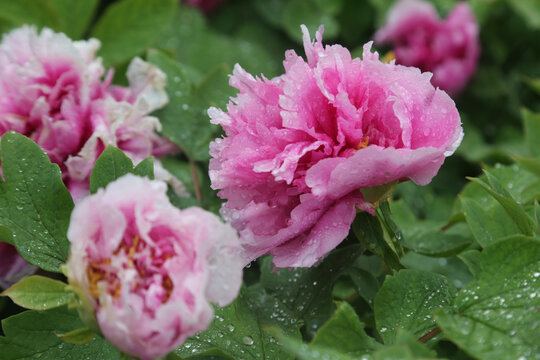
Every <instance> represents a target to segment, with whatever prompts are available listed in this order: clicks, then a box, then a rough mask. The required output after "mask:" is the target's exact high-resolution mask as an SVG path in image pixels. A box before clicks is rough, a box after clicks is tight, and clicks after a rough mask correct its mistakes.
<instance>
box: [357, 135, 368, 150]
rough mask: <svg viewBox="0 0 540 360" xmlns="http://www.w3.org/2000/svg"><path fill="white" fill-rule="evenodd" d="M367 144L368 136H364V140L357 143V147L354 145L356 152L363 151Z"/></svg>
mask: <svg viewBox="0 0 540 360" xmlns="http://www.w3.org/2000/svg"><path fill="white" fill-rule="evenodd" d="M368 144H369V136H366V137H365V138H363V139H362V141H360V142H359V143H358V145H356V150H360V149H364V148H366V147H367V146H368Z"/></svg>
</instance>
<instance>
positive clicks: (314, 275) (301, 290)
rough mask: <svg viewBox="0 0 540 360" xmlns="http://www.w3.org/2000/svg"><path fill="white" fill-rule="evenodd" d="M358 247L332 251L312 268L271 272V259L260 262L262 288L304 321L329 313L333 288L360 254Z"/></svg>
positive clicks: (332, 305)
mask: <svg viewBox="0 0 540 360" xmlns="http://www.w3.org/2000/svg"><path fill="white" fill-rule="evenodd" d="M361 251H362V249H361V247H360V246H359V245H356V246H350V247H346V248H342V249H338V250H336V251H333V252H331V253H330V255H328V256H327V257H326V258H325V259H324V260H323V261H322V262H321V263H320V264H318V265H317V266H314V267H311V268H296V269H294V270H293V271H290V270H289V269H279V270H276V271H273V270H272V263H271V258H270V257H266V258H264V259H262V265H261V285H262V286H263V287H264V288H265V289H266V290H267V291H268V293H270V294H272V295H274V296H276V297H277V298H278V299H279V300H280V301H282V302H283V303H284V304H285V305H287V306H289V307H290V308H291V309H292V310H293V311H294V312H295V313H296V314H298V316H297V317H298V318H299V319H304V320H305V321H306V322H308V321H309V320H312V319H315V318H326V317H328V316H330V315H331V314H332V311H333V309H334V304H333V302H332V287H333V285H334V282H335V281H336V279H337V278H338V277H339V275H340V274H341V273H343V271H345V270H346V269H347V268H348V267H349V266H350V264H352V263H353V262H354V260H355V259H356V258H357V257H358V255H359V254H360V253H361Z"/></svg>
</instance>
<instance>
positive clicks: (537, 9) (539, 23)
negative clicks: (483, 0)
mask: <svg viewBox="0 0 540 360" xmlns="http://www.w3.org/2000/svg"><path fill="white" fill-rule="evenodd" d="M508 2H509V3H510V6H512V7H513V8H514V11H515V12H517V13H518V14H519V15H520V16H521V17H523V19H524V20H525V22H526V23H527V25H528V26H529V27H530V28H531V29H534V30H538V29H540V3H539V2H538V1H536V0H509V1H508Z"/></svg>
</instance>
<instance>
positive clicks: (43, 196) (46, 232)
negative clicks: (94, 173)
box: [0, 132, 73, 272]
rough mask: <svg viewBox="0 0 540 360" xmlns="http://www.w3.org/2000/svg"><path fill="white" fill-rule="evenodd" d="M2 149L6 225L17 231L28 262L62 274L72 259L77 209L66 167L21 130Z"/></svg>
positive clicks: (1, 204)
mask: <svg viewBox="0 0 540 360" xmlns="http://www.w3.org/2000/svg"><path fill="white" fill-rule="evenodd" d="M0 149H1V163H2V172H3V175H4V179H5V182H0V224H1V225H2V226H5V227H7V228H8V229H9V230H10V231H11V233H12V242H13V244H14V245H15V247H16V248H17V250H18V251H19V254H21V256H22V257H23V258H24V259H25V260H26V261H28V262H29V263H31V264H34V265H36V266H39V267H40V268H42V269H44V270H47V271H52V272H60V265H61V264H63V263H65V262H66V260H67V257H68V251H69V241H68V239H67V236H66V233H67V228H68V226H69V218H70V214H71V210H72V209H73V200H72V199H71V196H70V194H69V192H68V190H67V189H66V187H65V186H64V183H63V182H62V174H61V172H60V169H59V167H58V165H56V164H51V162H50V160H49V158H48V156H47V155H46V154H45V153H44V152H43V150H42V149H41V148H40V147H39V146H38V145H37V144H35V143H34V142H33V141H31V140H30V139H28V138H26V137H24V136H23V135H20V134H17V133H15V132H8V133H6V134H4V135H3V136H2V140H1V142H0ZM4 234H5V232H4Z"/></svg>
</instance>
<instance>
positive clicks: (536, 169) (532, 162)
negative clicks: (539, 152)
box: [512, 155, 540, 177]
mask: <svg viewBox="0 0 540 360" xmlns="http://www.w3.org/2000/svg"><path fill="white" fill-rule="evenodd" d="M512 158H513V159H514V160H515V161H516V163H517V164H518V165H519V167H520V168H523V169H525V170H527V171H529V172H531V173H533V174H535V175H536V176H538V177H540V159H539V158H528V157H522V156H517V155H514V156H512Z"/></svg>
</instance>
